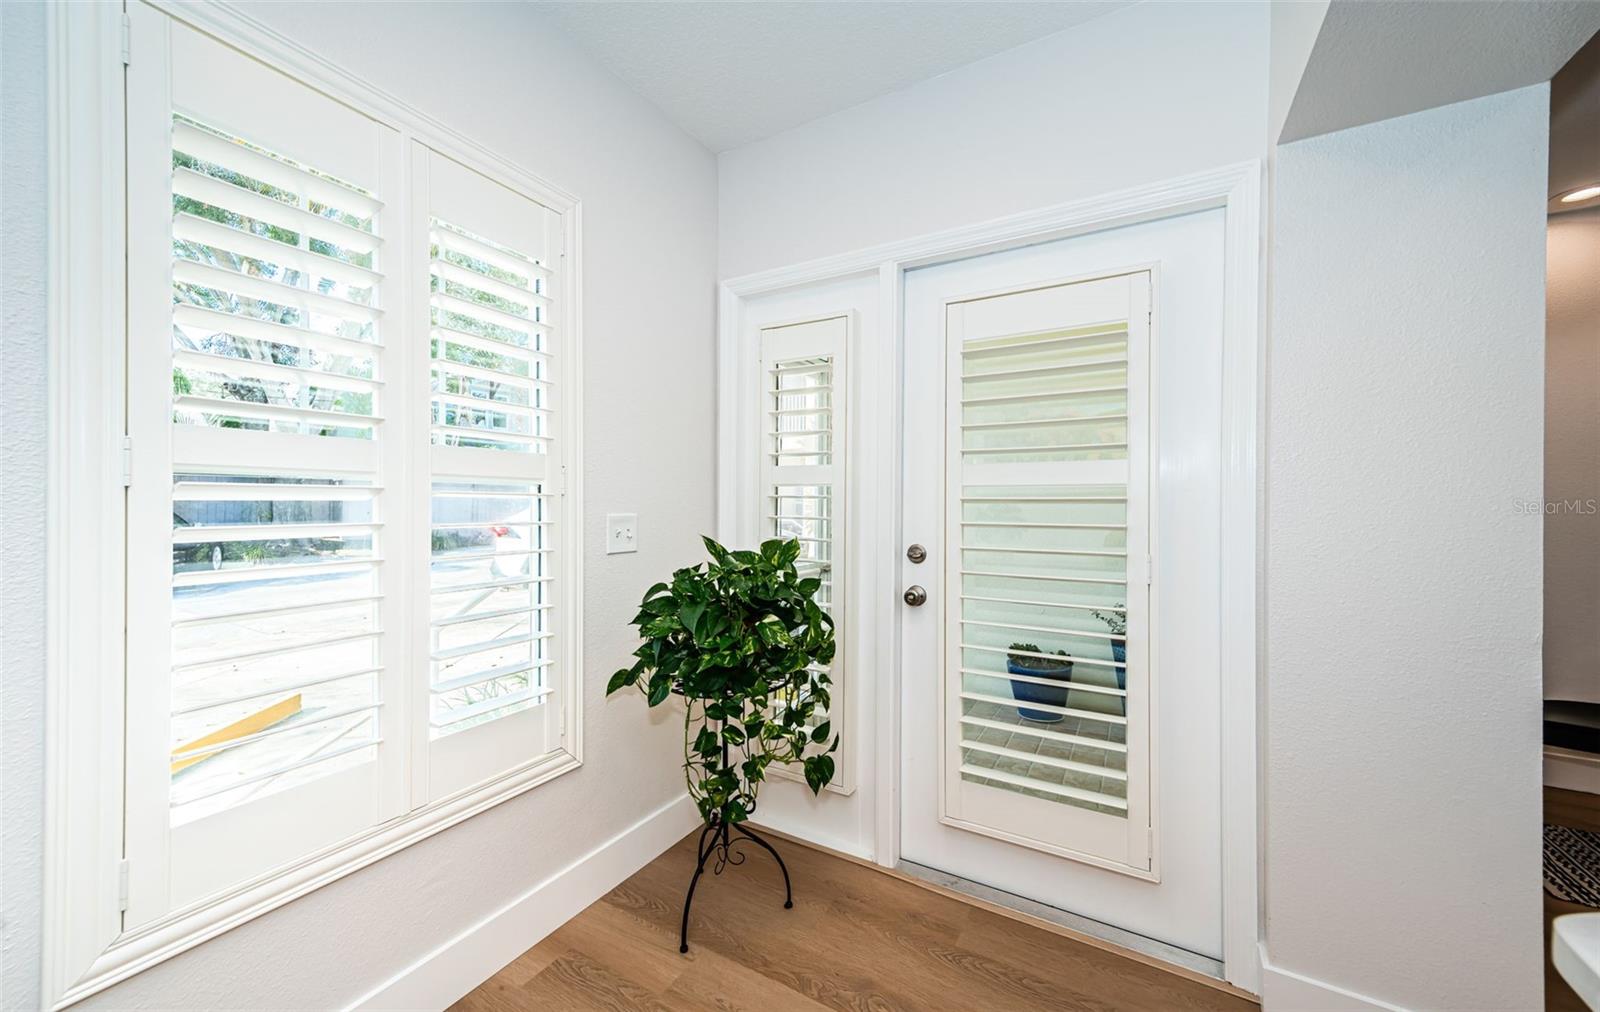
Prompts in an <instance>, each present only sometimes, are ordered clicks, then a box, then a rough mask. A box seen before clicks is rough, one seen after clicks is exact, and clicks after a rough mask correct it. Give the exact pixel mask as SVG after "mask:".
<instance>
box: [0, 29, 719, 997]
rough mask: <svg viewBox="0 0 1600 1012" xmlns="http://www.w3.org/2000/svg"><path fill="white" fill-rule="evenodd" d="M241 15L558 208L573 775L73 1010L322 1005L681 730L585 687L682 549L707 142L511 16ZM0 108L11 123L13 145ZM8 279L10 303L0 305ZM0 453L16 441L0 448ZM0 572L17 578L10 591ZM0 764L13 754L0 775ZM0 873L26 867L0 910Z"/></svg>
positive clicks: (39, 52) (692, 525)
mask: <svg viewBox="0 0 1600 1012" xmlns="http://www.w3.org/2000/svg"><path fill="white" fill-rule="evenodd" d="M0 9H3V11H4V18H5V22H4V24H5V29H6V38H5V43H4V44H5V53H4V62H5V83H6V95H5V111H6V117H7V119H6V136H5V162H4V166H5V170H6V179H5V187H6V188H5V191H4V193H5V197H6V205H7V206H6V213H7V215H8V217H7V219H6V227H5V229H4V231H3V236H4V242H5V254H6V257H5V259H6V270H7V279H6V292H7V302H6V307H5V310H6V319H5V322H6V332H5V354H6V358H5V369H4V370H3V372H0V375H3V381H4V384H5V388H4V399H3V403H4V420H5V423H6V433H5V439H4V440H3V441H0V446H3V451H0V452H4V453H5V454H6V460H5V483H4V489H5V491H4V504H5V509H6V521H7V528H6V533H7V534H8V536H9V535H11V534H12V530H11V523H12V520H13V518H14V515H13V509H14V508H15V509H18V510H20V511H21V512H20V513H19V514H17V515H16V516H15V518H16V519H18V520H19V521H21V522H22V533H21V534H20V535H17V536H15V537H11V538H9V539H8V541H7V545H6V553H5V556H4V565H5V566H6V567H7V573H6V588H7V594H8V598H7V600H6V601H5V602H4V603H5V606H6V611H5V627H4V631H5V634H6V642H5V651H6V655H5V662H6V665H5V689H4V691H5V693H6V695H5V703H6V714H5V719H6V725H5V736H4V739H3V741H0V748H3V749H4V753H3V754H4V756H5V757H6V760H7V767H6V772H7V782H6V784H5V809H4V834H5V836H4V839H5V845H6V854H5V867H6V869H7V876H8V878H7V883H6V884H7V886H8V889H7V894H6V897H5V920H6V925H7V943H6V944H7V948H8V950H10V949H12V948H13V947H14V948H15V949H16V951H17V952H18V954H19V956H20V957H21V959H22V961H21V962H19V964H18V969H16V971H15V976H16V980H17V982H18V984H17V986H18V987H19V988H25V989H32V988H35V987H36V981H37V976H38V974H37V961H36V959H35V958H34V956H33V953H34V951H35V946H36V945H37V923H38V918H37V904H36V902H35V900H34V899H33V896H34V894H35V893H36V891H37V877H36V875H34V874H33V873H32V871H31V870H30V867H29V866H27V865H26V863H25V862H24V860H23V858H25V857H26V856H27V855H28V853H29V852H30V849H31V853H32V854H33V855H34V856H35V857H36V856H37V846H36V844H35V843H34V842H33V840H34V837H35V835H36V834H37V832H38V827H39V825H40V819H41V817H42V816H41V807H40V798H39V792H38V769H37V765H38V759H37V757H38V754H39V733H40V730H41V727H42V724H41V719H40V714H39V710H38V707H37V705H36V697H37V696H38V695H39V692H40V686H41V684H42V661H41V658H40V648H39V645H38V643H39V640H40V638H41V637H40V632H39V630H38V629H37V628H36V627H37V624H38V621H39V618H40V616H41V615H42V611H41V605H40V603H39V599H38V598H37V596H36V594H37V588H38V578H37V573H38V572H39V570H40V566H41V559H40V558H39V551H38V549H37V548H35V549H33V550H29V547H28V546H29V545H30V544H33V545H37V544H38V542H39V537H40V527H39V519H38V517H39V513H40V506H39V504H38V502H37V498H36V497H37V495H38V491H39V489H40V488H41V487H42V476H43V471H42V466H41V465H42V462H41V461H40V460H39V458H38V456H37V447H38V446H40V445H42V437H43V433H42V432H41V431H40V427H41V425H42V424H43V423H42V415H43V412H42V407H43V404H42V400H43V392H44V387H43V383H42V379H41V374H40V368H39V367H40V364H41V362H42V359H43V349H44V343H43V328H42V326H40V325H39V323H38V321H39V306H40V305H42V300H41V298H40V294H41V293H40V286H39V280H38V279H39V275H40V272H41V270H42V266H43V265H42V256H41V249H42V244H41V243H40V241H39V236H40V234H41V227H42V224H43V222H42V214H43V204H42V201H41V200H40V192H41V190H42V185H43V175H42V172H43V161H44V150H43V143H42V125H43V118H42V109H39V110H35V109H32V108H31V106H32V105H33V104H36V103H38V102H39V101H40V96H41V93H42V88H43V83H44V73H43V53H44V48H43V39H42V30H40V28H39V27H38V25H37V24H36V23H41V22H42V15H41V13H40V5H36V4H28V5H18V4H12V3H6V4H0ZM246 10H247V11H248V12H249V13H251V14H252V15H254V16H256V17H259V18H260V19H262V20H263V21H266V22H269V23H270V24H271V26H272V27H274V28H276V29H278V30H280V31H282V32H283V33H284V34H286V35H289V36H291V37H292V38H295V39H296V40H297V41H300V42H302V43H303V44H305V45H307V46H308V47H310V48H311V49H313V50H315V51H317V52H319V53H321V54H322V55H324V56H326V57H328V58H329V59H331V60H332V61H334V62H335V63H337V64H339V65H341V66H343V67H345V68H346V69H348V70H350V71H351V72H353V73H355V74H357V75H359V76H362V77H365V78H366V79H368V80H369V81H371V82H372V83H374V84H376V85H378V86H379V87H381V88H383V89H385V90H387V91H389V92H391V93H392V94H395V95H397V96H398V97H400V98H402V99H404V100H406V101H408V102H410V103H412V104H413V105H416V106H418V107H420V108H421V109H423V110H424V111H425V112H428V113H430V114H432V115H433V116H435V117H437V118H439V119H442V120H445V121H447V122H449V123H451V124H452V125H454V126H456V127H457V128H458V129H460V130H461V131H462V132H464V133H465V134H467V135H468V136H470V137H472V138H474V139H476V140H478V141H479V142H481V143H483V144H485V145H487V146H488V147H490V148H492V149H494V150H496V151H498V152H499V153H501V154H503V155H505V156H507V157H509V158H510V159H512V160H513V161H516V162H518V163H519V164H521V165H523V166H525V167H526V168H528V169H529V170H531V171H532V172H534V173H537V174H539V175H541V176H544V177H545V178H548V179H550V180H552V181H553V182H555V183H558V184H560V185H562V186H564V187H566V188H568V189H570V190H572V191H574V192H576V193H577V194H578V195H579V196H580V197H581V198H582V200H583V204H584V208H583V210H584V227H585V234H584V242H585V263H584V272H585V273H584V278H583V282H584V316H585V321H584V323H585V332H584V369H585V377H586V383H585V387H586V390H585V397H586V405H585V418H584V423H585V438H586V447H585V454H586V455H585V463H584V480H585V484H586V489H585V495H586V510H585V513H586V519H585V524H584V530H583V531H582V535H583V537H584V546H585V547H584V565H585V567H586V581H587V582H586V593H585V598H584V607H585V612H586V614H585V623H586V625H585V629H586V635H585V643H584V649H585V655H586V657H585V659H586V671H585V679H584V683H585V684H584V689H583V691H584V708H585V734H586V742H585V748H586V755H585V759H586V765H585V766H584V768H582V769H580V770H577V771H575V772H573V773H570V774H568V775H566V776H564V777H561V778H560V779H558V780H556V781H554V782H552V783H550V784H547V785H545V786H543V787H540V788H538V789H536V790H534V791H532V792H530V793H528V794H525V795H523V796H521V797H519V798H517V799H514V800H512V801H510V802H507V803H505V804H503V805H500V806H498V807H496V808H494V809H492V810H490V811H488V812H485V813H484V814H482V815H479V816H477V817H475V818H473V819H471V820H468V821H467V822H465V823H463V824H461V825H459V826H456V827H454V828H452V829H450V830H447V831H446V832H444V833H442V834H440V835H438V836H434V837H432V838H430V839H429V840H427V841H424V842H422V843H420V844H417V845H415V846H413V847H410V848H408V849H406V850H405V851H402V852H400V853H399V854H396V855H394V856H393V857H390V858H387V859H385V860H384V861H381V862H379V863H378V864H376V865H373V866H370V867H368V868H366V869H364V870H362V871H360V872H357V873H355V874H353V875H351V876H349V877H347V878H344V879H342V880H340V881H339V882H337V883H334V884H332V885H330V886H328V887H325V888H323V889H320V890H318V891H317V892H315V893H312V894H310V895H309V896H306V897H304V898H302V899H300V900H297V901H295V902H293V903H291V904H289V905H287V906H285V907H282V908H280V909H278V910H276V911H274V912H273V913H270V914H268V915H266V916H264V917H261V918H259V919H257V920H255V921H252V922H251V923H249V924H247V925H245V926H243V927H240V928H238V929H236V930H233V931H230V932H228V933H226V934H224V935H222V936H220V937H218V938H217V939H214V940H213V941H210V942H207V943H206V944H204V945H202V946H200V947H198V948H196V949H194V950H191V951H190V952H188V953H185V954H184V955H181V956H178V957H176V958H174V959H172V960H170V961H168V962H166V963H163V964H161V965H160V966H158V967H155V968H154V969H151V970H149V971H147V972H145V973H143V974H141V975H139V976H137V977H135V978H133V979H131V980H130V981H128V982H126V983H124V984H121V985H118V986H117V987H115V988H113V989H111V990H109V991H106V992H103V993H102V994H100V995H98V996H97V997H95V998H93V999H91V1000H90V1001H88V1002H87V1003H85V1005H84V1006H83V1007H85V1008H91V1007H99V1008H112V1007H116V1008H156V1007H160V1008H180V1007H183V1008H280V1009H282V1008H308V1009H309V1008H333V1007H341V1006H343V1005H345V1004H347V1003H348V1002H350V1001H352V1000H354V999H356V998H357V997H359V996H360V995H362V994H363V993H365V992H366V991H368V990H369V989H370V988H372V987H373V986H375V985H377V984H380V983H382V982H383V981H385V980H386V979H388V978H389V977H391V976H392V975H393V974H395V973H396V972H398V971H400V970H401V969H403V968H404V967H406V966H408V965H409V964H411V963H412V962H413V961H415V960H416V959H418V958H419V957H421V956H422V955H423V954H425V953H427V952H428V951H429V950H431V949H432V948H434V947H435V946H437V945H439V944H441V943H443V942H445V941H446V940H448V939H450V938H452V937H454V936H455V935H457V934H458V933H460V932H461V931H463V930H464V929H466V928H468V927H469V926H471V925H473V924H475V923H476V922H477V921H479V920H480V919H482V918H483V917H484V916H486V915H488V914H490V913H491V912H493V911H495V910H497V909H499V908H500V907H501V906H502V905H503V904H505V903H506V902H507V901H508V900H509V899H511V898H513V897H514V896H515V895H517V894H519V893H521V892H523V891H524V890H526V889H528V888H529V887H531V886H533V885H534V884H536V883H538V882H540V881H541V880H543V879H544V878H545V877H546V876H548V875H549V874H551V873H552V872H554V871H556V870H558V869H560V868H562V867H564V866H566V865H567V864H569V863H571V862H572V861H573V860H575V859H576V858H577V857H579V856H581V855H583V854H584V853H586V852H588V851H589V850H591V849H592V848H593V847H595V846H596V845H597V844H599V843H600V842H602V841H604V840H605V839H607V838H609V837H611V836H613V835H614V834H616V833H618V832H620V831H621V830H623V829H625V828H627V827H628V826H630V825H632V824H633V823H634V822H636V821H637V820H639V819H640V818H642V817H643V816H644V815H646V814H648V813H649V812H651V811H653V810H655V809H656V808H658V807H659V806H661V805H663V804H665V803H666V802H667V801H669V800H670V799H671V798H673V797H675V796H677V795H679V794H681V792H682V790H683V782H682V774H681V771H680V770H679V768H678V762H679V759H680V754H679V753H680V748H681V745H680V735H681V731H682V729H681V726H680V725H677V724H675V723H674V722H673V721H672V720H671V719H670V718H666V719H662V718H663V717H665V715H663V714H654V715H651V716H646V713H645V708H644V706H643V703H642V702H641V701H639V700H638V699H636V698H627V699H621V698H619V699H616V700H612V701H609V702H608V701H606V700H605V699H604V698H603V695H602V694H603V692H604V689H605V681H606V677H607V676H608V675H609V674H610V672H611V671H613V670H614V669H615V668H616V667H617V665H618V664H619V663H620V662H621V661H622V660H623V658H624V657H626V656H627V654H628V653H629V651H631V650H632V648H633V646H634V644H635V643H636V640H635V638H634V637H633V636H632V635H631V634H632V632H633V631H632V630H631V629H628V628H627V627H626V626H625V623H626V621H627V620H628V619H629V618H631V617H632V614H633V604H634V603H635V602H636V601H637V599H638V596H639V594H640V593H642V592H643V590H644V588H645V587H646V586H648V585H649V584H650V583H651V582H653V581H654V580H655V579H656V578H657V577H658V576H660V575H661V574H663V573H665V572H667V571H669V570H670V569H671V568H672V567H675V566H678V565H682V564H684V563H686V562H687V561H689V560H691V559H693V558H696V557H698V556H699V555H700V554H701V549H700V545H699V542H698V535H699V534H700V532H701V531H703V530H708V529H709V527H710V522H711V517H712V511H713V501H714V494H713V493H714V488H713V484H714V477H715V476H714V461H713V446H712V443H713V428H712V426H713V416H714V406H713V405H714V398H713V396H712V385H713V382H714V376H715V365H714V355H713V344H712V342H713V323H712V320H713V310H714V288H713V282H714V269H715V257H716V249H715V243H716V215H717V205H716V163H715V160H714V158H713V157H712V156H711V154H710V153H709V152H707V151H706V150H705V149H704V148H702V147H701V146H700V145H699V144H698V143H697V142H695V141H693V140H691V139H690V138H689V137H687V136H686V135H685V134H683V133H682V132H681V131H680V130H678V129H677V128H676V127H674V126H672V125H671V124H669V123H668V122H667V121H666V120H665V119H664V118H663V117H662V116H661V114H660V113H659V112H657V111H656V110H655V109H654V108H653V107H651V106H650V105H649V104H648V103H646V102H645V101H644V100H643V99H640V98H639V97H638V96H636V95H634V94H633V93H632V92H630V91H628V90H627V89H626V88H624V87H623V86H622V84H621V83H620V82H619V81H617V80H616V79H615V78H614V77H612V76H611V75H609V74H607V73H606V72H604V71H603V70H601V69H599V68H598V67H597V66H596V65H594V64H593V63H592V62H590V61H589V60H588V59H587V58H585V57H583V56H582V55H580V54H579V53H578V52H577V50H576V49H575V48H574V47H573V46H572V45H571V44H570V43H569V42H568V41H567V40H566V39H565V38H564V37H563V36H561V34H560V33H559V32H557V31H556V30H554V29H552V28H550V27H549V26H547V25H546V24H545V23H544V22H542V21H541V20H540V19H539V18H538V16H537V15H535V14H534V13H532V12H531V10H530V9H529V8H526V7H521V6H513V5H508V4H468V3H461V4H448V5H442V4H439V5H427V6H424V5H412V6H409V7H407V9H406V14H405V16H404V17H399V16H395V17H378V18H375V17H374V16H373V14H372V8H371V7H370V6H367V5H363V4H348V3H321V4H303V3H273V4H259V5H249V6H247V7H246ZM14 22H15V23H16V24H17V25H18V26H20V27H17V28H16V30H15V31H14V30H13V28H14V24H13V23H14ZM135 52H137V43H135ZM135 58H137V56H136V57H135ZM14 83H16V84H17V89H16V91H15V92H14V91H13V87H12V86H13V84H14ZM14 96H15V97H14ZM24 114H26V115H24ZM13 118H18V119H19V120H23V122H19V123H18V124H17V129H16V134H15V137H14V135H13V123H12V120H13ZM13 194H16V195H17V199H16V200H15V201H13ZM19 211H20V212H22V213H21V216H20V218H19V217H16V215H17V214H18V212H19ZM14 252H15V253H16V255H15V256H13V253H14ZM13 294H20V295H21V296H22V303H20V304H19V305H18V306H17V307H16V309H15V314H16V315H13V312H14V311H13V306H12V302H11V298H12V295H13ZM14 321H15V322H14ZM666 420H670V424H664V421H666ZM13 422H17V423H18V427H17V429H16V430H13V428H12V425H13ZM19 445H20V446H21V447H23V448H25V449H32V450H33V452H32V453H31V454H26V455H24V457H23V459H21V460H16V461H14V460H13V457H14V456H15V455H16V451H17V449H18V448H19ZM607 511H628V512H637V513H638V514H639V523H640V528H641V536H640V545H641V547H640V551H639V552H638V554H636V555H622V556H610V557H607V556H606V555H605V554H604V551H603V547H604V542H603V537H602V526H603V516H604V514H605V513H606V512H607ZM575 533H576V532H575ZM12 567H18V568H19V569H21V570H25V571H26V572H24V573H22V574H21V575H24V576H26V575H27V574H28V572H31V573H33V574H35V575H34V576H33V578H32V580H31V581H30V582H18V581H15V580H14V579H13V568H12ZM30 587H31V588H32V590H30V589H29V588H30ZM17 595H20V600H12V597H13V596H17ZM14 605H15V607H13V606H14ZM13 633H18V635H16V637H15V638H13ZM30 637H32V638H31V639H30ZM652 718H654V719H652ZM13 761H17V764H18V765H19V766H20V767H21V770H22V772H21V774H19V775H18V776H17V777H16V778H15V779H13V777H12V768H11V767H12V764H13ZM30 777H31V778H32V779H31V780H30V779H29V778H30ZM14 845H15V846H16V848H17V850H16V852H15V853H14V852H13V850H12V848H13V846H14ZM14 867H16V868H17V869H18V870H19V875H20V877H23V878H26V881H19V882H18V883H17V885H18V889H17V893H16V897H17V899H16V901H15V902H13V896H12V891H11V889H10V888H9V887H10V886H11V885H12V883H11V881H10V876H11V874H12V870H13V868H14ZM22 873H25V874H22ZM7 955H8V960H7V977H6V984H7V993H6V999H5V1000H6V1002H7V1003H8V1005H16V1006H18V1007H21V1008H28V1007H32V1006H33V1005H34V1004H35V1003H36V1001H37V998H36V992H35V991H33V990H19V991H17V992H13V991H12V990H11V988H12V977H13V970H12V968H11V960H10V959H9V956H10V952H9V951H8V953H7ZM28 963H32V964H33V965H31V966H29V965H27V964H28ZM266 967H278V968H289V969H287V970H285V971H284V972H277V971H266V970H264V969H263V968H266ZM19 995H20V997H18V996H19Z"/></svg>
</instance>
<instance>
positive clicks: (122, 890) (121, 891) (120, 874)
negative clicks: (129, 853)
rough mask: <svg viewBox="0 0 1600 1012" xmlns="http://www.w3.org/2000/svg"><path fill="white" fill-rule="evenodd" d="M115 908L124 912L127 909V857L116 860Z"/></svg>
mask: <svg viewBox="0 0 1600 1012" xmlns="http://www.w3.org/2000/svg"><path fill="white" fill-rule="evenodd" d="M117 909H118V910H121V911H123V912H126V911H127V909H128V859H127V858H123V859H122V860H120V861H118V862H117Z"/></svg>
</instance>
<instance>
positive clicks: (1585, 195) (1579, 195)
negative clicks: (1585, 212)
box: [1561, 185, 1600, 204]
mask: <svg viewBox="0 0 1600 1012" xmlns="http://www.w3.org/2000/svg"><path fill="white" fill-rule="evenodd" d="M1590 197H1600V185H1597V186H1585V187H1584V188H1583V189H1581V190H1572V191H1571V192H1568V193H1563V194H1562V195H1561V202H1562V203H1563V204H1576V203H1577V202H1578V201H1580V200H1588V199H1589V198H1590Z"/></svg>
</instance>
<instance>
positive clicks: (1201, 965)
mask: <svg viewBox="0 0 1600 1012" xmlns="http://www.w3.org/2000/svg"><path fill="white" fill-rule="evenodd" d="M895 870H896V871H899V872H901V873H903V874H905V875H909V876H911V877H913V878H918V879H921V880H922V881H924V882H927V883H929V884H930V885H934V886H938V887H939V888H941V889H947V890H949V891H951V892H955V893H960V894H961V895H963V896H968V897H971V898H972V899H975V900H979V901H982V902H984V903H988V904H992V905H994V906H998V907H1005V908H1007V909H1008V910H1014V911H1016V912H1017V913H1019V914H1026V915H1027V916H1029V917H1032V918H1034V919H1036V920H1041V921H1047V922H1049V923H1050V924H1054V925H1056V926H1057V927H1061V928H1065V929H1066V930H1068V931H1071V932H1073V933H1074V934H1079V935H1087V936H1089V937H1090V938H1097V939H1099V940H1100V941H1102V942H1106V943H1109V944H1111V945H1114V946H1116V947H1117V948H1119V949H1129V950H1131V951H1133V952H1137V953H1140V954H1141V955H1145V956H1149V957H1151V958H1152V959H1157V960H1160V961H1161V962H1163V963H1169V964H1171V965H1172V966H1176V967H1182V968H1183V969H1185V970H1188V971H1190V972H1191V973H1194V974H1198V975H1200V976H1204V977H1210V978H1211V979H1212V980H1214V981H1216V982H1217V983H1220V984H1222V985H1223V986H1224V987H1228V988H1229V990H1232V988H1231V986H1229V985H1228V984H1227V983H1226V980H1225V978H1224V977H1223V975H1222V961H1221V960H1218V959H1212V958H1211V957H1210V956H1203V955H1201V954H1200V953H1198V952H1190V951H1189V950H1188V949H1182V948H1179V947H1178V946H1176V945H1170V944H1168V943H1167V942H1161V941H1157V940H1156V939H1154V938H1147V937H1145V936H1144V935H1139V934H1135V933H1134V932H1132V931H1128V930H1127V929H1125V928H1119V927H1116V926H1114V925H1111V924H1107V923H1105V922H1104V921H1097V920H1094V919H1093V918H1090V917H1084V916H1083V915H1082V914H1075V913H1072V912H1071V911H1070V910H1062V909H1061V908H1059V907H1052V906H1048V905H1046V904H1044V903H1040V902H1039V901H1038V900H1030V899H1028V898H1027V897H1026V896H1018V895H1017V894H1016V893H1008V892H1006V891H1005V890H1003V889H995V888H994V887H992V886H986V885H983V884H982V883H979V882H973V881H972V880H970V879H964V878H962V877H960V876H959V875H952V874H950V873H949V872H944V871H939V870H938V869H936V868H929V867H927V866H926V865H921V864H917V863H915V862H913V861H906V860H901V861H900V862H899V863H897V864H896V865H895Z"/></svg>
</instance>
